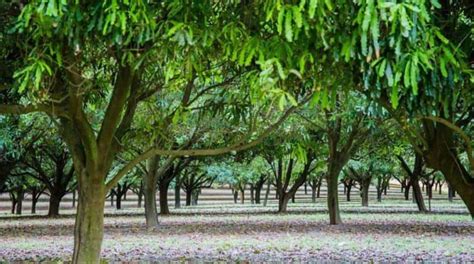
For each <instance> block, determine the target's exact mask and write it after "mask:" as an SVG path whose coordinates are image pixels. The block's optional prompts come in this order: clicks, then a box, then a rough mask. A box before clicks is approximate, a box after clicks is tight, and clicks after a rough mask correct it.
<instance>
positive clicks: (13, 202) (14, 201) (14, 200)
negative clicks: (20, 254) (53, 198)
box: [10, 198, 452, 214]
mask: <svg viewBox="0 0 474 264" xmlns="http://www.w3.org/2000/svg"><path fill="white" fill-rule="evenodd" d="M451 200H452V199H451ZM16 204H17V200H16V198H12V208H11V211H10V212H11V213H12V214H14V213H15V210H16Z"/></svg>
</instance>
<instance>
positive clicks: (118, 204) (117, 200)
mask: <svg viewBox="0 0 474 264" xmlns="http://www.w3.org/2000/svg"><path fill="white" fill-rule="evenodd" d="M116 196H117V198H115V208H116V209H117V210H121V209H122V197H123V196H122V195H121V193H118V194H117V195H116Z"/></svg>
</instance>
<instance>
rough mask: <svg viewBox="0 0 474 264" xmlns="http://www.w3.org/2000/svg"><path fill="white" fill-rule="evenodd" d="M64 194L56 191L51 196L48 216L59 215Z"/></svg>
mask: <svg viewBox="0 0 474 264" xmlns="http://www.w3.org/2000/svg"><path fill="white" fill-rule="evenodd" d="M61 199H62V195H61V194H58V193H56V192H54V191H52V192H51V194H50V197H49V208H48V217H56V216H58V215H59V206H60V204H61Z"/></svg>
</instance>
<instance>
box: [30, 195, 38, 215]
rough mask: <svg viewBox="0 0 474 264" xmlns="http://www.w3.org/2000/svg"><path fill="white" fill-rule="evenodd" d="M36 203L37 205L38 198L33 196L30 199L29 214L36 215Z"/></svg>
mask: <svg viewBox="0 0 474 264" xmlns="http://www.w3.org/2000/svg"><path fill="white" fill-rule="evenodd" d="M36 203H38V198H35V197H34V196H33V197H32V198H31V213H32V214H36Z"/></svg>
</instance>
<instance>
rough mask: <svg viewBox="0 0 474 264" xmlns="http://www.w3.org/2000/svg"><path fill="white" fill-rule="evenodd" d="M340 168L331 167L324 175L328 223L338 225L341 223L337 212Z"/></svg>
mask: <svg viewBox="0 0 474 264" xmlns="http://www.w3.org/2000/svg"><path fill="white" fill-rule="evenodd" d="M339 173H340V170H337V169H336V168H334V169H331V170H330V171H329V172H328V174H327V177H326V182H327V189H328V197H327V202H328V210H329V223H330V224H331V225H338V224H340V223H342V221H341V215H340V212H339V200H338V196H339V195H338V184H339V180H338V176H339Z"/></svg>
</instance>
